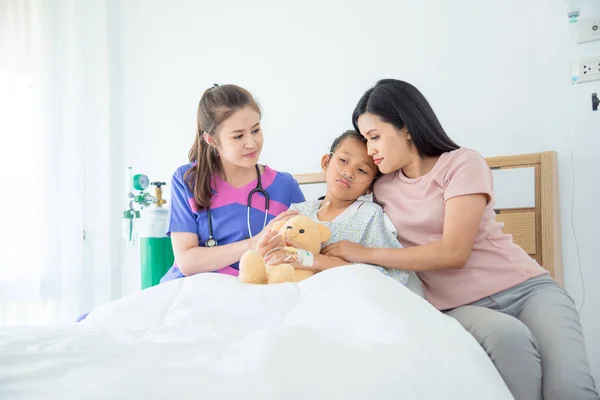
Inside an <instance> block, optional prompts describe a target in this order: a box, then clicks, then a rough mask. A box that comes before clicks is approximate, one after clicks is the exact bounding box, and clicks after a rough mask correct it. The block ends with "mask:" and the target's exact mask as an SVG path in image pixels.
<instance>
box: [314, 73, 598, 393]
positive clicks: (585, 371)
mask: <svg viewBox="0 0 600 400" xmlns="http://www.w3.org/2000/svg"><path fill="white" fill-rule="evenodd" d="M352 121H353V124H354V127H355V128H356V130H357V131H358V132H360V133H361V135H362V136H363V137H364V138H365V140H366V141H367V146H368V149H369V154H370V155H371V156H372V157H373V160H374V161H375V163H376V164H377V166H378V168H379V170H380V171H381V172H382V173H383V174H384V175H383V176H382V177H381V178H380V179H379V180H378V181H377V182H376V184H375V188H374V198H375V201H376V202H378V203H379V204H380V205H381V206H382V207H383V209H384V211H385V212H386V213H387V215H388V216H389V217H390V219H391V220H392V222H393V223H394V225H395V227H396V230H397V231H398V239H399V240H400V242H401V243H402V244H403V245H404V246H405V248H402V249H370V248H365V247H362V246H360V245H358V244H355V243H351V242H347V241H343V242H338V243H334V244H332V245H330V246H328V247H327V248H325V249H324V253H325V254H327V255H330V256H334V257H340V258H343V259H345V260H347V261H349V262H359V263H369V264H375V265H382V266H384V267H388V268H399V269H404V270H412V271H417V272H418V275H419V276H420V278H421V280H422V281H423V289H424V293H425V297H426V299H427V300H428V301H429V302H431V303H432V304H433V305H434V306H435V307H436V308H437V309H438V310H440V311H442V312H444V313H446V314H447V315H450V316H452V317H454V318H455V319H457V320H458V321H459V322H460V323H461V324H462V325H463V326H464V327H465V329H467V330H468V331H469V332H470V333H471V334H472V335H473V336H474V337H475V338H476V339H477V340H478V341H479V343H480V344H481V345H482V347H483V348H484V349H485V350H486V351H487V353H488V354H489V356H490V357H491V359H492V361H493V362H494V364H495V365H496V367H497V368H498V370H499V372H500V374H501V375H502V377H503V378H504V380H505V382H506V383H507V385H508V387H509V389H510V390H511V392H512V394H513V396H514V397H515V398H516V399H517V400H536V399H545V400H550V399H557V400H558V399H599V397H598V392H597V390H596V388H595V384H594V380H593V378H592V376H591V374H590V369H589V363H588V360H587V355H586V350H585V344H584V338H583V334H582V331H581V324H580V321H579V315H578V313H577V311H576V308H575V304H574V302H573V300H572V299H571V298H570V297H569V295H568V294H567V293H566V292H565V290H563V289H562V288H561V287H560V286H559V285H558V284H557V283H556V282H555V281H554V280H553V279H552V278H551V277H550V276H549V275H548V274H547V272H546V271H545V270H544V269H543V268H542V267H541V266H540V265H538V264H537V263H536V261H535V260H533V259H532V258H531V257H529V256H528V255H527V254H526V253H525V252H524V251H523V250H522V249H521V248H520V247H519V246H517V245H516V244H514V243H513V241H512V238H511V236H509V235H507V234H504V233H502V224H501V223H499V222H497V221H496V214H495V212H494V196H493V182H492V174H491V171H490V169H489V167H488V165H487V163H486V161H485V159H484V158H483V157H482V156H481V155H480V154H478V153H477V152H475V151H472V150H469V149H466V148H461V147H459V146H458V145H456V144H455V143H454V142H453V141H452V140H451V139H450V138H449V137H448V136H447V135H446V133H445V132H444V129H443V128H442V126H441V124H440V122H439V121H438V119H437V117H436V115H435V113H434V112H433V110H432V108H431V106H430V105H429V103H428V102H427V100H426V99H425V97H424V96H423V95H422V94H421V92H419V90H417V89H416V88H415V87H414V86H412V85H410V84H408V83H406V82H403V81H399V80H394V79H385V80H381V81H379V82H378V83H377V84H376V85H375V87H373V88H371V89H369V90H368V91H367V92H366V93H365V94H364V95H363V97H362V98H361V99H360V101H359V102H358V104H357V106H356V109H355V110H354V113H353V115H352Z"/></svg>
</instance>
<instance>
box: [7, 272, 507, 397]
mask: <svg viewBox="0 0 600 400" xmlns="http://www.w3.org/2000/svg"><path fill="white" fill-rule="evenodd" d="M0 398H1V399H63V400H66V399H245V400H248V399H284V398H285V399H392V398H393V399H426V400H429V399H431V400H439V399H460V400H469V399H473V400H481V399H486V400H495V399H498V400H500V399H502V400H504V399H511V398H512V397H511V395H510V393H509V392H508V389H507V388H506V386H505V385H504V383H503V382H502V379H501V378H500V376H499V374H498V372H497V371H496V369H495V368H494V366H493V364H492V363H491V361H490V360H489V358H488V357H487V355H486V354H485V352H484V351H483V349H482V348H481V347H480V346H479V344H478V343H477V342H476V341H475V340H474V339H473V338H472V337H471V335H470V334H468V333H467V332H466V331H465V330H464V329H463V328H462V327H461V326H460V325H459V324H458V322H456V321H454V320H453V319H451V318H450V317H447V316H445V315H443V314H441V313H439V312H438V311H436V310H435V309H434V308H433V307H432V306H431V305H429V303H427V302H426V301H425V300H423V299H422V298H420V297H419V296H417V295H415V294H413V293H412V292H410V291H409V290H408V289H406V288H405V287H403V286H401V285H399V284H398V283H396V282H394V281H392V280H391V279H389V278H387V277H385V276H383V275H382V274H380V273H379V272H377V271H375V270H374V269H373V268H371V267H369V266H366V265H354V266H347V267H340V268H335V269H332V270H329V271H325V272H322V273H319V274H317V275H315V276H314V277H312V278H310V279H308V280H306V281H303V282H301V283H299V284H295V283H287V284H280V285H269V286H266V285H245V284H241V283H240V282H239V281H238V280H237V279H236V278H234V277H231V276H227V275H221V274H200V275H196V276H194V277H190V278H185V279H180V280H175V281H172V282H169V283H166V284H161V285H159V286H157V287H153V288H150V289H147V290H145V291H143V292H141V293H138V294H135V295H131V296H128V297H125V298H123V299H120V300H117V301H114V302H111V303H108V304H106V305H104V306H102V307H99V308H98V309H96V310H94V311H93V312H92V313H91V314H90V315H89V316H88V318H87V319H86V320H85V321H84V322H82V323H80V324H74V325H72V326H63V327H45V328H25V327H24V328H10V329H2V330H1V331H0Z"/></svg>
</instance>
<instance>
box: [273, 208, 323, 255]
mask: <svg viewBox="0 0 600 400" xmlns="http://www.w3.org/2000/svg"><path fill="white" fill-rule="evenodd" d="M279 233H280V234H281V236H282V237H283V239H284V240H285V239H287V240H292V241H294V242H295V243H298V244H299V245H301V246H302V248H304V249H306V250H308V251H310V252H313V253H319V252H320V251H321V243H324V242H326V241H328V240H329V238H330V237H331V231H330V230H329V228H328V227H327V226H326V225H324V224H321V223H318V222H315V221H313V220H311V219H310V218H308V217H306V216H304V215H298V216H296V217H294V218H291V219H290V220H288V221H287V222H285V223H284V224H283V226H282V227H281V228H280V229H279Z"/></svg>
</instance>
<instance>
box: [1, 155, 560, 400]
mask: <svg viewBox="0 0 600 400" xmlns="http://www.w3.org/2000/svg"><path fill="white" fill-rule="evenodd" d="M487 161H488V163H489V165H490V167H491V168H492V169H493V171H494V172H493V173H494V178H495V182H496V184H495V187H496V190H495V195H496V198H497V205H498V209H497V213H498V219H499V220H501V221H503V222H504V223H505V227H504V230H505V232H507V233H510V234H512V235H513V237H514V240H515V242H516V243H518V244H519V245H520V246H522V247H523V248H524V249H525V250H526V251H527V252H528V253H529V254H530V255H531V256H532V257H534V258H535V259H536V260H538V261H539V262H540V264H542V265H543V266H544V268H546V269H547V270H548V271H549V272H550V274H551V275H552V276H553V277H554V278H555V279H556V280H557V281H559V282H561V283H562V268H561V254H560V241H559V238H560V232H559V231H560V226H559V214H558V200H557V199H558V187H557V157H556V153H554V152H544V153H537V154H528V155H519V156H508V157H495V158H489V159H487ZM296 178H297V179H298V181H299V182H300V183H301V185H302V189H303V191H305V193H306V194H307V198H311V197H314V198H316V197H315V196H320V195H322V194H324V190H323V186H322V185H323V184H322V182H323V176H322V175H321V174H304V175H297V176H296ZM320 185H321V186H320ZM0 398H1V399H63V400H64V399H188V398H189V399H261V400H262V399H283V398H285V399H337V398H339V399H367V398H369V399H391V398H402V399H425V400H429V399H436V400H437V399H441V398H443V399H461V400H469V399H473V400H475V399H477V400H479V399H488V400H495V399H498V400H500V399H510V398H511V396H510V393H509V392H508V389H507V388H506V385H505V384H504V383H503V382H502V379H501V378H500V376H499V374H498V372H497V371H496V369H495V367H494V366H493V364H492V363H491V361H490V360H489V358H488V356H487V355H486V354H485V352H484V351H483V349H482V348H481V347H480V346H479V344H478V343H477V342H476V341H475V340H474V339H473V338H472V337H471V335H470V334H468V333H467V332H466V331H465V330H464V329H463V328H462V327H461V326H460V324H458V322H456V321H455V320H453V319H452V318H450V317H447V316H445V315H443V314H441V313H439V312H438V311H437V310H435V309H434V308H433V307H432V306H431V305H430V304H429V303H427V302H426V301H425V300H424V299H422V298H421V297H419V296H417V295H415V294H414V293H412V292H411V291H409V290H408V289H406V288H405V287H404V286H402V285H400V284H398V283H397V282H394V281H393V280H391V279H389V278H387V277H385V276H384V275H383V274H380V273H378V272H377V271H375V270H374V269H373V268H371V267H369V266H366V265H353V266H347V267H343V268H334V269H332V270H328V271H324V272H321V273H319V274H317V275H315V276H314V277H312V278H310V279H308V280H306V281H303V282H300V283H298V284H296V283H289V284H281V285H243V284H241V283H240V282H239V281H238V280H237V279H235V278H234V277H231V276H227V275H221V274H199V275H196V276H192V277H189V278H186V279H178V280H175V281H172V282H167V283H165V284H161V285H158V286H155V287H152V288H149V289H146V290H144V291H142V292H141V293H138V294H134V295H131V296H127V297H124V298H122V299H119V300H116V301H113V302H110V303H108V304H105V305H103V306H100V307H98V308H97V309H95V310H94V311H93V312H92V313H90V315H89V316H88V318H86V320H84V321H83V322H82V323H79V324H73V325H71V326H60V327H20V328H5V329H2V330H0Z"/></svg>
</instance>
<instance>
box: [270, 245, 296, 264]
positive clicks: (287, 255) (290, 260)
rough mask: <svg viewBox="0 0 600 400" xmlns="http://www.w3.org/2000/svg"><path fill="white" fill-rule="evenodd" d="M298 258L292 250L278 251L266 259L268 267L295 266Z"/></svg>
mask: <svg viewBox="0 0 600 400" xmlns="http://www.w3.org/2000/svg"><path fill="white" fill-rule="evenodd" d="M297 258H298V256H297V254H296V253H294V252H293V251H290V250H285V249H281V250H276V251H274V252H272V253H271V254H269V255H267V256H266V257H265V263H266V264H267V265H279V264H295V263H296V260H297Z"/></svg>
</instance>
